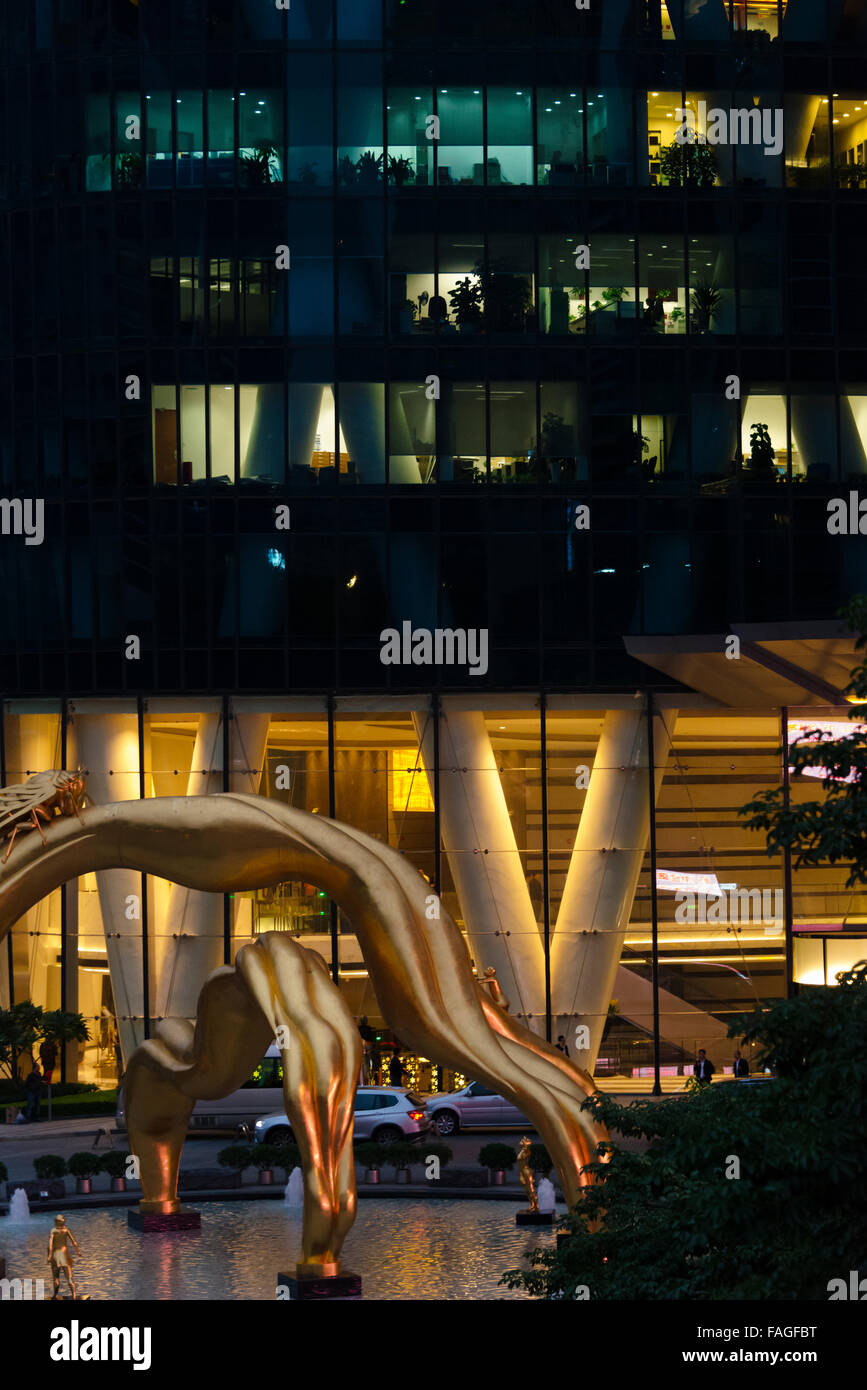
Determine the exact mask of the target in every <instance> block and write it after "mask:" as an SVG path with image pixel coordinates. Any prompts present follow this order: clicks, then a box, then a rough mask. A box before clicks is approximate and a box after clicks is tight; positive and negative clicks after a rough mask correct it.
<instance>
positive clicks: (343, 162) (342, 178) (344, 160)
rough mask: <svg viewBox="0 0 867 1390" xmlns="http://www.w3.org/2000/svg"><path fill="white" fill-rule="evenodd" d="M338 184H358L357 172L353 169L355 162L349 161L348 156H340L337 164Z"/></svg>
mask: <svg viewBox="0 0 867 1390" xmlns="http://www.w3.org/2000/svg"><path fill="white" fill-rule="evenodd" d="M337 181H338V183H347V184H354V183H358V170H357V169H356V167H355V160H354V159H350V157H349V155H348V154H345V155H342V156H341V158H340V160H339V161H338V164H337Z"/></svg>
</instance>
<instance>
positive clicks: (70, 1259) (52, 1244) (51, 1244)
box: [48, 1216, 79, 1299]
mask: <svg viewBox="0 0 867 1390" xmlns="http://www.w3.org/2000/svg"><path fill="white" fill-rule="evenodd" d="M70 1241H71V1242H72V1244H73V1246H74V1247H75V1255H73V1254H71V1253H70V1250H69V1243H70ZM78 1253H79V1250H78V1241H77V1240H76V1239H75V1236H74V1235H73V1234H72V1232H71V1231H70V1230H67V1227H66V1217H65V1216H55V1218H54V1225H53V1226H52V1228H51V1235H50V1236H49V1237H48V1261H49V1264H50V1265H51V1274H52V1277H53V1279H54V1293H53V1294H52V1295H51V1297H52V1298H53V1299H54V1298H59V1297H60V1271H61V1270H63V1272H64V1273H65V1275H66V1282H67V1284H68V1285H69V1287H70V1289H71V1290H72V1297H73V1298H77V1297H78V1295H77V1294H76V1292H75V1280H74V1279H73V1277H72V1266H73V1264H74V1263H75V1258H76V1256H77V1255H78Z"/></svg>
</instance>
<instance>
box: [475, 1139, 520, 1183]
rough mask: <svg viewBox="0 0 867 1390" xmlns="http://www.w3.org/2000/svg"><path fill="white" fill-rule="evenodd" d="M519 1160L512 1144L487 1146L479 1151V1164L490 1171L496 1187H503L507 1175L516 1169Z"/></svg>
mask: <svg viewBox="0 0 867 1390" xmlns="http://www.w3.org/2000/svg"><path fill="white" fill-rule="evenodd" d="M517 1159H518V1151H517V1149H513V1148H512V1146H511V1144H485V1145H484V1146H483V1147H482V1148H481V1149H479V1162H480V1163H481V1165H482V1167H483V1168H487V1169H488V1170H489V1172H490V1177H491V1182H492V1183H493V1184H494V1186H495V1187H502V1185H503V1183H504V1182H505V1180H506V1173H507V1172H509V1170H510V1169H512V1168H514V1166H515V1163H516V1162H517Z"/></svg>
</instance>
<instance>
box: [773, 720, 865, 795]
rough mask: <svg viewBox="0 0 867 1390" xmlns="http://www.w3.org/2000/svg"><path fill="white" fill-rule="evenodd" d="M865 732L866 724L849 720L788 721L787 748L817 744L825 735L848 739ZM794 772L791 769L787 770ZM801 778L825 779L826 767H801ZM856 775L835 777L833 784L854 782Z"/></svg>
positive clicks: (832, 737)
mask: <svg viewBox="0 0 867 1390" xmlns="http://www.w3.org/2000/svg"><path fill="white" fill-rule="evenodd" d="M865 731H867V724H858V723H856V722H855V721H854V720H851V719H790V720H789V721H788V737H789V747H790V748H791V747H792V745H793V744H795V743H818V742H819V741H820V739H819V735H821V734H825V735H826V736H827V738H829V739H835V740H836V739H841V738H850V737H851V736H852V734H862V735H863V734H864V733H865ZM789 771H790V772H794V771H795V769H794V768H793V767H790V768H789ZM799 771H800V773H801V776H802V777H820V778H822V777H827V776H828V769H827V768H826V767H802V768H800V769H799ZM856 777H857V773H855V772H854V771H853V772H850V773H849V776H848V777H835V778H834V779H833V780H834V781H835V782H854V781H855V780H856Z"/></svg>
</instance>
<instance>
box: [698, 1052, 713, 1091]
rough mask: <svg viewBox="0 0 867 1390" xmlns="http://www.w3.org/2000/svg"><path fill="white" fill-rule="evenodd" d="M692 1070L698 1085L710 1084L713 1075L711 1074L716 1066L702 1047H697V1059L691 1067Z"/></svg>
mask: <svg viewBox="0 0 867 1390" xmlns="http://www.w3.org/2000/svg"><path fill="white" fill-rule="evenodd" d="M693 1071H694V1072H695V1075H696V1080H697V1081H698V1084H699V1085H700V1086H709V1085H710V1083H711V1078H712V1077H713V1074H714V1072H715V1071H716V1067H715V1066H714V1064H713V1062H712V1061H711V1060H710V1058H709V1057H708V1055H707V1053H706V1052H705V1050H704V1048H703V1047H700V1048H699V1049H698V1060H697V1061H696V1063H695V1066H694V1067H693Z"/></svg>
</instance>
